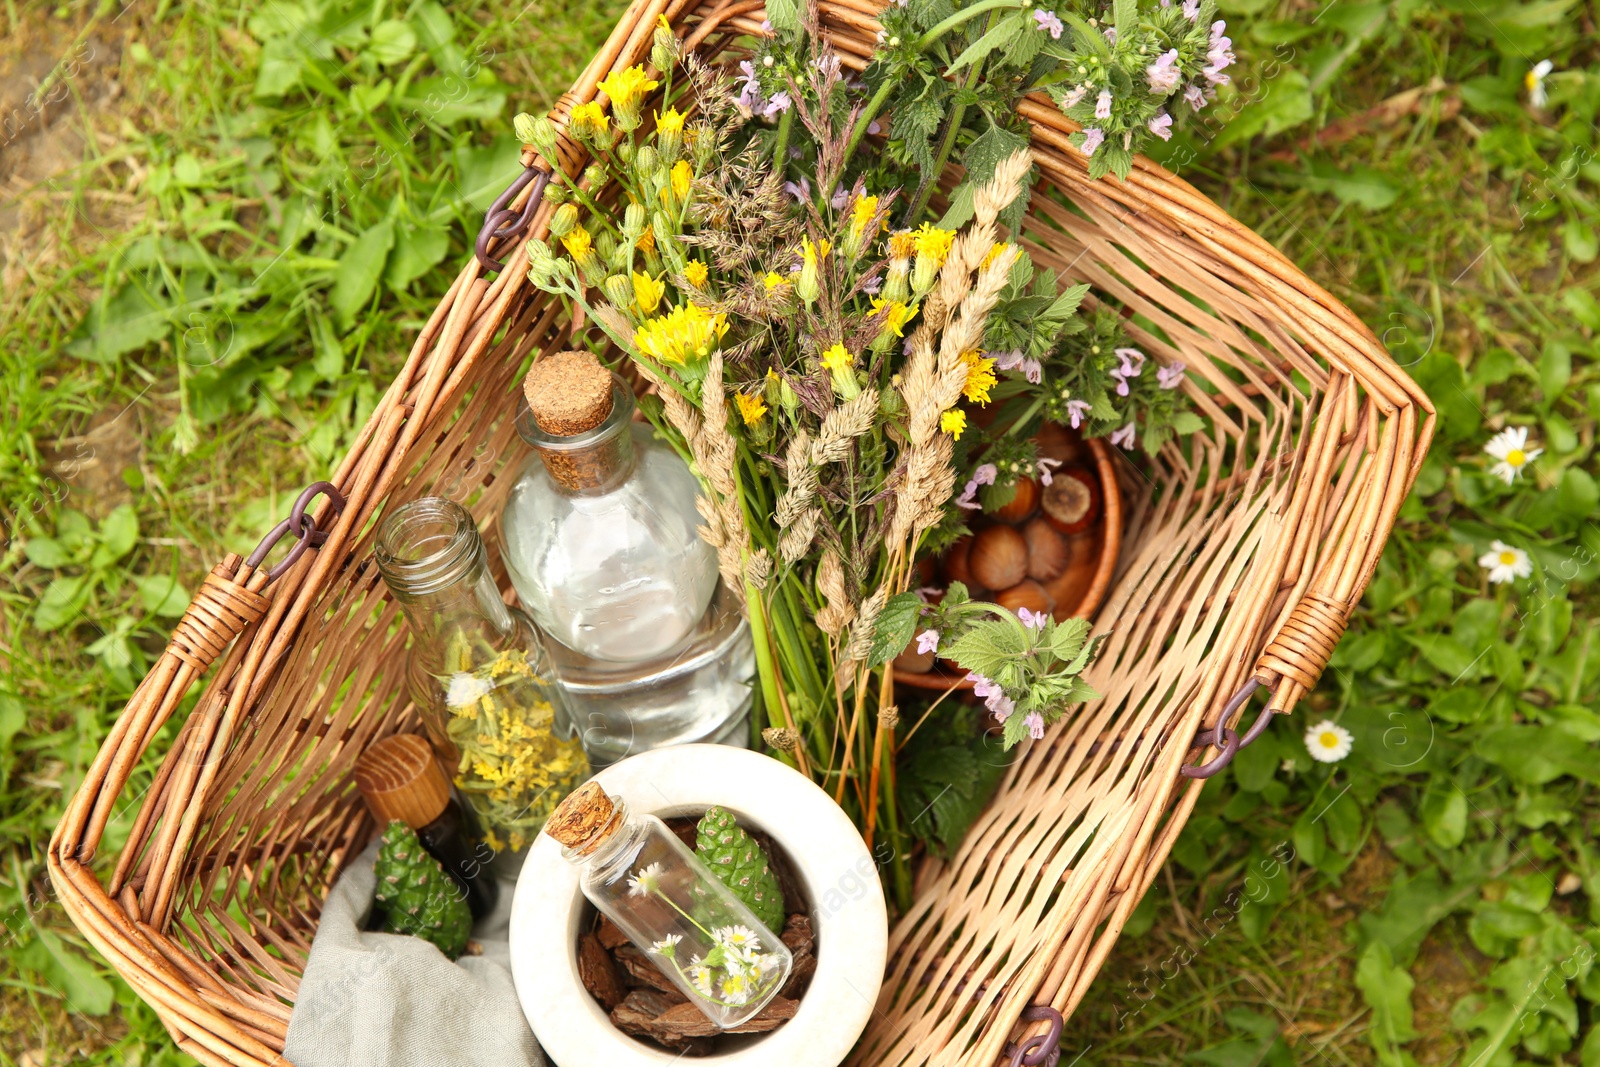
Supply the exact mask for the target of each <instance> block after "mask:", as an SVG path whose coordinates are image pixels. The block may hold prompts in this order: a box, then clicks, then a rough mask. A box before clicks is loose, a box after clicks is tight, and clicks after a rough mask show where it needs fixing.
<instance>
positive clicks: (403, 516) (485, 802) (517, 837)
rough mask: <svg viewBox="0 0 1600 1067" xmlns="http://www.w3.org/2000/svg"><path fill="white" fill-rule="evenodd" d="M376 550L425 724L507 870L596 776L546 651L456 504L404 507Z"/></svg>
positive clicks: (424, 502) (429, 500)
mask: <svg viewBox="0 0 1600 1067" xmlns="http://www.w3.org/2000/svg"><path fill="white" fill-rule="evenodd" d="M374 553H375V555H376V556H377V560H378V571H379V573H380V574H382V575H383V580H384V582H385V583H386V584H387V585H388V586H389V589H390V591H391V592H392V593H393V594H394V597H395V599H396V600H398V601H399V602H400V606H401V607H402V608H403V609H404V611H405V615H406V619H407V621H408V622H409V623H410V626H411V635H412V644H411V652H410V657H409V659H408V660H407V667H406V677H407V683H408V688H409V690H410V695H411V699H412V701H413V702H414V703H415V704H416V707H417V710H418V712H419V713H420V715H421V717H422V724H423V728H424V729H425V730H426V731H427V734H428V739H429V740H430V741H431V742H432V743H433V746H434V748H435V750H436V751H437V752H438V754H439V758H440V759H441V760H442V761H443V762H444V764H445V766H446V767H453V768H455V784H456V787H457V788H458V789H460V791H461V794H462V796H463V797H465V798H466V801H467V803H468V804H469V805H471V806H472V808H473V810H474V812H475V814H476V815H477V817H478V821H479V823H480V824H481V825H482V827H483V831H484V841H485V843H487V844H488V845H489V847H490V848H491V849H493V850H494V851H495V852H496V853H497V859H496V865H497V866H500V867H501V868H502V869H504V870H507V871H508V873H509V872H510V871H512V870H514V868H515V867H517V866H518V865H519V864H520V860H518V859H517V858H516V857H517V856H518V855H519V854H520V853H522V852H523V851H524V850H525V849H526V847H527V845H528V844H529V843H530V842H531V841H532V840H533V838H534V837H535V836H536V835H537V834H538V832H539V828H540V827H542V826H543V825H544V821H545V818H546V817H547V816H548V815H549V814H550V812H551V811H552V810H554V808H555V806H556V805H557V804H558V803H560V801H561V799H562V798H563V797H565V796H566V795H567V794H568V793H569V792H571V791H572V790H573V789H574V788H576V787H577V786H578V785H579V784H581V783H582V782H583V781H585V780H586V779H587V778H588V777H589V761H588V759H587V757H586V756H585V755H584V751H583V747H582V745H581V744H580V743H579V741H578V739H577V737H576V731H575V730H574V728H573V726H572V724H571V721H570V719H569V718H568V716H567V715H566V712H565V709H564V708H563V707H562V704H561V696H560V693H559V690H558V689H557V688H556V686H555V684H554V683H553V681H551V677H552V672H551V670H550V665H549V661H548V658H547V657H546V655H545V652H544V647H543V645H542V644H541V642H540V640H539V636H538V634H537V632H536V631H535V630H534V628H533V625H532V624H531V623H530V622H529V621H528V619H527V617H526V616H524V615H522V614H521V613H520V612H516V611H513V610H511V609H510V608H508V607H507V606H506V604H505V601H503V600H501V599H500V592H499V590H498V589H496V588H495V584H494V580H493V578H492V577H491V576H490V574H489V567H488V561H487V556H486V554H485V550H484V545H483V539H482V538H481V537H480V536H479V535H478V527H477V524H476V523H475V522H474V521H473V518H472V515H471V513H470V512H468V511H467V510H466V509H465V508H463V507H462V506H461V505H459V504H457V503H455V502H454V501H450V500H445V499H442V498H440V497H422V498H420V499H417V500H413V501H411V502H410V503H408V504H404V505H402V506H400V507H398V508H396V509H395V510H394V511H393V512H392V513H391V514H390V515H389V516H388V517H387V518H385V519H384V521H383V524H382V525H381V526H380V527H379V528H378V537H377V543H376V546H375V548H374ZM502 855H503V856H504V858H501V856H502Z"/></svg>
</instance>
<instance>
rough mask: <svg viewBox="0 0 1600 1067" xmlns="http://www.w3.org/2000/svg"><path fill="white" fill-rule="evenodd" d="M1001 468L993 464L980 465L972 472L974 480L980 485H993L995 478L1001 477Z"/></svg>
mask: <svg viewBox="0 0 1600 1067" xmlns="http://www.w3.org/2000/svg"><path fill="white" fill-rule="evenodd" d="M999 474H1000V468H999V467H996V466H995V465H994V464H993V463H980V464H978V467H977V469H976V470H974V471H973V472H972V480H973V481H974V482H975V483H977V484H978V485H993V484H994V480H995V478H997V477H999Z"/></svg>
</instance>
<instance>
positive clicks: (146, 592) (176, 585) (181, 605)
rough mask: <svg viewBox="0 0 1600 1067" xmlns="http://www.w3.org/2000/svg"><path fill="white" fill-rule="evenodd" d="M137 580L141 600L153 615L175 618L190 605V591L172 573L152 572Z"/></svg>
mask: <svg viewBox="0 0 1600 1067" xmlns="http://www.w3.org/2000/svg"><path fill="white" fill-rule="evenodd" d="M135 581H136V582H137V583H138V586H139V600H140V602H142V603H143V604H144V610H145V611H147V612H149V613H150V614H152V615H160V616H162V617H163V618H169V619H175V618H177V617H178V616H180V615H182V614H183V611H184V609H185V608H187V607H188V606H189V591H188V590H187V589H185V588H184V587H183V584H182V583H181V582H179V581H178V580H177V579H176V578H174V577H172V576H171V575H168V574H150V575H145V576H144V577H141V578H137V579H135Z"/></svg>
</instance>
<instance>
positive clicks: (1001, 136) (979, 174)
mask: <svg viewBox="0 0 1600 1067" xmlns="http://www.w3.org/2000/svg"><path fill="white" fill-rule="evenodd" d="M1027 147H1028V139H1027V138H1026V137H1024V136H1023V135H1021V134H1019V133H1012V132H1011V131H1010V130H1008V129H1006V128H1005V127H1003V126H1001V125H999V124H998V123H994V122H991V123H989V128H988V129H987V130H984V131H983V132H982V133H980V134H979V135H978V136H977V137H976V138H974V139H973V142H972V143H971V144H970V145H968V146H967V154H966V157H965V159H964V160H963V162H964V163H965V164H966V168H967V179H968V180H969V181H974V182H978V183H979V184H982V183H983V182H986V181H988V180H989V179H990V178H992V177H994V169H995V168H996V167H998V166H999V165H1000V163H1001V162H1002V161H1003V160H1005V159H1008V158H1010V157H1011V156H1012V155H1014V154H1015V153H1017V152H1020V151H1022V150H1023V149H1025V148H1027Z"/></svg>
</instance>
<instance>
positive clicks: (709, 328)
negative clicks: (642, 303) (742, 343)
mask: <svg viewBox="0 0 1600 1067" xmlns="http://www.w3.org/2000/svg"><path fill="white" fill-rule="evenodd" d="M727 332H728V316H727V315H725V314H723V313H722V312H720V311H719V312H717V313H715V314H713V313H712V312H710V311H708V310H707V309H705V308H703V307H701V306H700V305H698V304H695V303H689V304H680V305H678V306H677V307H675V308H673V309H672V310H671V311H669V312H667V313H666V314H665V315H658V316H656V317H655V318H652V319H647V320H646V321H645V323H644V325H642V326H640V327H639V329H638V330H637V331H636V332H635V333H634V335H633V344H634V347H635V348H636V349H637V350H638V352H639V354H640V355H641V356H644V357H645V358H646V359H653V360H655V361H656V362H658V363H668V364H671V365H673V366H676V367H681V366H683V365H684V364H685V363H687V362H689V361H690V360H695V359H703V358H705V357H706V356H708V355H710V354H711V350H712V349H714V348H716V347H717V345H718V343H719V342H721V340H722V338H723V336H724V335H726V334H727Z"/></svg>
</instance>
